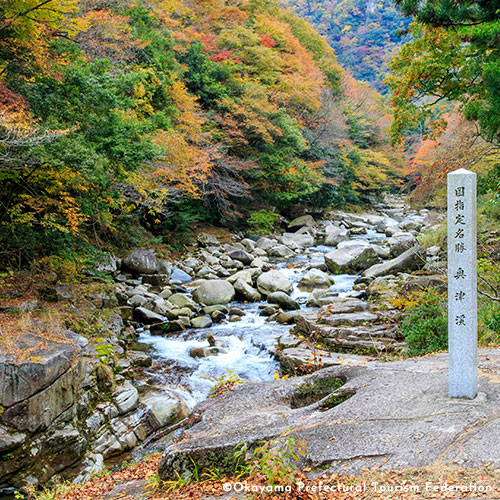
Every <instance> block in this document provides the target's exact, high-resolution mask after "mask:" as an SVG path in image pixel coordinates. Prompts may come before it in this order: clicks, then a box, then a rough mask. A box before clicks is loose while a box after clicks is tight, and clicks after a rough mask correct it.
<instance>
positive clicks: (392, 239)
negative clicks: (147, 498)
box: [0, 197, 446, 488]
mask: <svg viewBox="0 0 500 500" xmlns="http://www.w3.org/2000/svg"><path fill="white" fill-rule="evenodd" d="M439 219H440V216H438V215H437V214H431V213H429V212H427V211H425V210H423V211H420V212H415V211H410V210H409V209H408V208H407V207H406V206H405V205H404V202H403V201H402V200H401V199H399V198H391V197H389V198H387V200H386V202H385V203H381V204H378V205H376V206H374V207H373V210H372V211H370V213H363V214H351V213H345V212H342V211H333V212H330V213H326V214H323V215H322V216H321V217H312V216H311V215H304V216H302V217H299V218H298V219H295V220H294V221H291V222H290V223H289V224H288V226H287V227H286V229H285V231H284V232H282V233H279V234H278V233H277V234H273V235H271V236H263V237H254V236H250V237H249V235H233V238H232V239H233V241H232V242H231V243H220V242H219V241H218V240H217V239H216V238H215V237H214V236H212V235H209V234H201V235H200V236H199V238H198V242H197V245H196V246H195V247H193V248H192V250H191V251H190V252H189V253H188V254H186V255H185V256H184V257H183V258H182V259H180V260H178V261H177V262H167V261H164V260H160V259H158V258H157V257H156V255H155V254H154V253H153V252H152V251H150V250H147V249H136V250H134V251H133V252H131V253H130V254H129V255H127V256H125V257H124V258H123V259H117V258H115V257H113V256H111V255H110V256H109V258H108V259H106V261H105V262H102V263H101V265H100V266H99V270H100V271H101V272H107V273H109V274H111V275H112V276H113V278H114V280H115V283H116V285H115V290H114V293H113V294H112V295H110V296H103V297H102V298H101V299H102V302H103V304H106V305H108V306H110V305H111V306H112V307H113V308H114V311H115V314H113V315H111V316H110V317H109V319H108V322H109V326H110V331H111V332H112V334H111V335H110V336H109V338H106V339H104V340H103V341H102V342H100V343H99V344H97V345H96V344H89V343H88V342H87V340H86V339H84V338H83V337H80V336H78V335H76V334H74V333H72V332H67V334H66V337H67V341H66V342H62V341H59V342H53V343H50V342H45V344H44V345H43V346H40V347H38V348H37V351H36V352H34V353H32V355H31V357H30V359H27V360H25V361H24V362H18V363H13V362H12V360H11V359H10V358H9V356H7V355H5V356H3V357H2V358H0V365H1V366H0V378H1V380H0V383H1V386H2V388H3V392H2V401H1V402H0V405H1V408H2V413H1V416H0V425H1V428H0V451H1V452H2V458H1V462H0V486H2V487H4V488H9V487H22V486H26V485H28V484H34V483H37V482H43V481H46V480H47V479H48V478H50V477H51V476H52V475H54V474H57V473H65V474H66V475H68V476H72V477H75V476H76V479H77V480H78V481H82V480H85V479H86V478H87V477H89V476H90V475H91V474H94V473H96V472H99V471H100V470H102V467H103V465H104V463H105V461H106V460H109V459H112V458H113V457H116V456H120V455H121V454H123V453H124V452H127V451H130V450H137V449H138V447H140V445H141V444H142V445H143V447H145V448H146V449H152V447H153V448H154V444H153V445H152V444H151V443H154V441H155V439H156V437H157V436H158V435H159V434H162V435H163V436H165V435H166V436H167V437H168V432H166V431H165V429H170V430H172V431H175V429H176V427H180V426H181V425H183V424H185V423H186V422H189V419H190V414H191V411H192V409H193V408H194V407H195V405H196V404H198V403H200V402H202V401H203V400H205V399H206V398H207V396H208V394H209V391H210V389H211V387H213V386H214V384H215V383H216V382H217V380H218V379H220V378H221V377H223V376H224V375H225V374H227V372H228V370H229V371H232V372H234V373H235V374H237V375H238V376H239V377H240V378H241V379H242V380H245V381H252V382H266V381H270V380H272V379H273V378H274V377H275V376H276V374H281V375H283V374H284V373H288V374H292V375H295V374H298V375H300V374H305V373H310V372H313V371H315V370H318V369H320V368H324V367H328V366H335V365H344V364H345V365H361V366H364V365H366V364H367V363H369V362H370V361H371V360H373V359H376V358H379V357H388V356H391V355H392V354H397V353H400V352H402V351H403V350H404V348H405V344H404V342H403V339H401V338H400V337H399V336H398V329H397V326H398V317H399V313H398V311H397V310H395V309H394V308H393V306H392V305H391V303H390V302H389V301H388V300H389V299H390V298H391V297H394V296H395V295H396V294H397V293H399V292H401V291H404V290H406V291H412V290H417V289H419V288H422V287H429V286H432V287H439V288H444V287H446V284H445V280H444V277H443V276H444V275H443V274H442V272H441V271H442V270H443V267H444V265H445V264H444V263H443V262H442V261H441V257H442V255H441V249H439V248H430V249H427V250H424V249H423V248H422V247H421V246H420V245H419V244H418V241H417V236H418V234H419V233H420V232H422V231H426V230H428V229H432V227H433V226H434V225H435V224H436V223H438V221H439ZM62 292H63V290H62V291H59V292H58V290H53V293H56V294H57V293H62ZM26 342H28V343H29V342H30V340H29V339H27V340H26ZM215 401H217V400H215ZM214 404H216V403H214ZM148 444H149V445H148ZM145 445H148V446H145Z"/></svg>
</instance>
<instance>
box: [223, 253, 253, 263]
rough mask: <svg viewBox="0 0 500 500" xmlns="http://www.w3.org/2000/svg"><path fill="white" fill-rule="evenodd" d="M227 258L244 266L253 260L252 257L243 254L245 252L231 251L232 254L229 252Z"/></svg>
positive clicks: (248, 254)
mask: <svg viewBox="0 0 500 500" xmlns="http://www.w3.org/2000/svg"><path fill="white" fill-rule="evenodd" d="M228 255H229V257H231V259H233V260H239V261H240V262H242V263H243V264H245V266H248V265H249V264H250V262H252V260H253V259H254V256H253V255H252V254H250V253H248V252H245V250H233V251H232V252H229V254H228Z"/></svg>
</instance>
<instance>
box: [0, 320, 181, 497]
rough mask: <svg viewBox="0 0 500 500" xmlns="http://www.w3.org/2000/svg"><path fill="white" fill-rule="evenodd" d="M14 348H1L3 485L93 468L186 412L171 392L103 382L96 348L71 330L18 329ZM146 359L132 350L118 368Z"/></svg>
mask: <svg viewBox="0 0 500 500" xmlns="http://www.w3.org/2000/svg"><path fill="white" fill-rule="evenodd" d="M117 324H118V326H122V327H123V322H122V321H121V319H119V317H117ZM110 342H117V338H115V339H110ZM17 347H18V349H19V352H24V353H25V355H24V356H22V355H21V356H15V357H14V356H13V355H12V354H11V353H6V352H4V351H2V350H0V405H1V406H0V490H4V491H9V489H11V488H26V487H29V486H31V485H36V484H38V483H44V482H46V481H47V480H48V479H50V478H51V477H52V476H53V475H54V474H59V473H62V474H63V475H64V474H68V473H69V472H71V474H70V475H71V476H73V477H74V476H75V474H76V473H77V472H78V471H79V472H80V476H79V478H80V479H82V478H84V477H88V475H90V474H92V473H98V472H100V471H101V470H102V467H103V462H104V460H105V459H106V458H108V457H110V456H112V455H117V454H120V453H122V452H124V451H127V450H130V449H132V448H133V447H134V446H136V445H137V444H138V443H140V442H141V441H143V440H144V439H145V438H146V437H148V436H149V435H151V434H152V433H153V432H155V431H156V430H157V429H159V428H160V427H162V426H165V425H167V424H169V423H170V422H171V421H173V420H175V419H177V418H182V417H183V416H185V414H186V412H187V409H186V408H185V407H184V406H182V404H181V403H180V402H179V401H178V400H177V399H176V398H175V397H173V396H172V395H171V394H170V393H168V392H165V391H163V392H162V393H158V392H156V391H155V390H151V391H147V390H143V391H142V392H141V394H139V391H138V389H137V388H136V387H135V386H134V384H133V382H132V381H130V380H127V379H126V378H125V377H124V376H120V375H116V376H115V377H114V381H113V383H112V384H108V385H107V387H104V386H103V383H102V381H100V380H99V368H100V367H102V363H101V361H100V360H99V356H98V355H96V350H95V348H94V347H93V346H92V345H91V344H89V342H88V340H87V339H85V338H83V337H81V336H80V335H77V334H75V333H73V332H71V331H66V332H65V333H64V334H63V335H62V336H61V338H57V339H55V340H54V341H51V340H47V339H43V340H41V339H40V338H39V337H36V336H35V335H31V334H29V333H27V334H22V335H20V336H19V339H18V346H17ZM26 353H27V354H26ZM139 354H140V353H139ZM143 362H144V355H143V356H142V357H135V358H134V356H133V353H129V359H127V360H126V361H124V360H123V359H122V368H123V370H122V373H124V374H126V372H127V367H128V368H129V369H130V368H131V367H132V368H133V367H134V366H143V365H141V363H143ZM129 371H130V370H129Z"/></svg>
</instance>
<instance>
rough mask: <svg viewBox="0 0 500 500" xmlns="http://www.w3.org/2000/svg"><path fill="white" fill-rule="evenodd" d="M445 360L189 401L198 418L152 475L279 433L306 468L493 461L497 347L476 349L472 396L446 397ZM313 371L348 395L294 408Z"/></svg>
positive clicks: (336, 371)
mask: <svg viewBox="0 0 500 500" xmlns="http://www.w3.org/2000/svg"><path fill="white" fill-rule="evenodd" d="M447 363H448V360H447V354H438V355H434V356H430V357H426V358H419V359H409V360H404V361H398V362H391V363H378V362H372V363H368V364H367V365H366V366H359V365H358V366H346V365H342V366H336V367H331V368H325V369H323V370H320V371H318V372H316V373H314V374H313V375H309V376H307V377H300V378H294V379H287V380H277V381H273V382H264V383H248V384H242V385H240V386H238V387H237V388H236V389H235V390H234V391H232V392H229V393H227V394H224V395H223V396H220V397H219V398H215V399H208V400H206V401H204V402H202V403H200V404H199V405H197V406H196V407H195V410H194V411H195V412H196V413H198V414H200V415H201V421H200V422H199V423H197V424H196V425H194V426H193V427H191V428H190V429H187V430H185V431H184V435H183V439H182V440H181V441H180V442H176V443H174V444H171V445H170V446H168V447H167V448H166V450H165V453H164V456H163V459H162V462H161V464H160V468H159V471H160V475H161V477H162V478H164V479H166V478H172V477H173V474H174V470H178V471H179V473H182V472H183V471H185V470H186V469H189V468H190V466H192V463H191V460H190V459H191V458H192V459H193V460H194V461H195V462H196V463H197V464H198V467H199V469H200V470H201V469H202V468H203V467H211V466H213V465H214V461H216V465H217V466H220V464H222V463H223V461H224V459H226V460H227V457H230V456H231V455H232V452H233V449H234V447H235V446H236V445H238V444H239V443H241V442H247V443H249V444H251V445H252V444H256V443H258V442H260V441H262V440H270V439H273V438H279V437H280V436H282V435H283V433H285V432H287V433H288V435H289V436H291V437H293V438H295V439H297V440H301V439H304V440H306V441H307V461H308V462H309V464H310V465H311V466H312V467H323V466H329V470H330V471H332V472H339V473H347V474H348V473H359V472H361V470H362V468H363V467H373V466H376V467H380V468H382V469H401V468H407V467H418V466H426V465H439V464H450V465H453V464H456V465H459V466H461V467H476V466H481V465H484V464H486V463H490V464H491V465H492V466H493V467H500V445H499V444H498V439H497V438H498V432H499V431H500V377H499V375H498V373H497V370H498V366H499V364H500V349H481V350H480V351H479V366H480V377H479V390H480V393H481V394H480V396H479V397H478V398H476V399H475V400H460V399H449V398H448V397H447V393H448V386H447V367H448V364H447ZM318 378H321V379H322V380H323V381H324V379H330V380H331V379H333V378H342V379H343V380H345V381H346V383H345V384H344V385H343V386H342V387H340V388H339V389H337V390H336V391H335V394H334V395H336V394H337V393H342V394H345V393H353V395H352V397H350V398H349V399H347V400H346V401H344V402H342V403H340V404H338V405H337V406H334V407H331V408H329V406H328V405H325V404H324V403H325V400H320V401H316V402H312V403H310V404H308V405H307V406H302V407H296V405H294V404H293V401H294V399H296V397H297V395H299V394H304V392H305V391H306V390H307V387H310V386H311V384H313V381H314V380H317V379H318ZM328 397H329V396H326V398H328ZM329 400H331V394H330V399H329Z"/></svg>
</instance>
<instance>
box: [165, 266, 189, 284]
mask: <svg viewBox="0 0 500 500" xmlns="http://www.w3.org/2000/svg"><path fill="white" fill-rule="evenodd" d="M170 281H172V282H175V283H181V284H183V283H189V282H190V281H193V278H192V277H191V276H190V275H189V274H188V273H186V272H185V271H183V270H182V269H179V268H178V267H177V266H176V267H174V268H173V269H172V274H171V275H170Z"/></svg>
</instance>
